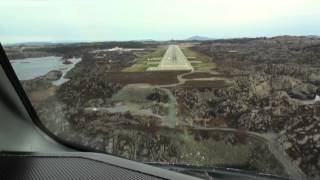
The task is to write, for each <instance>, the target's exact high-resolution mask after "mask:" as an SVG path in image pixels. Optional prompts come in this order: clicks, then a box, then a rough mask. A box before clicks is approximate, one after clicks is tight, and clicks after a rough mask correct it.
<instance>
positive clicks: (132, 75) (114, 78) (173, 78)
mask: <svg viewBox="0 0 320 180" xmlns="http://www.w3.org/2000/svg"><path fill="white" fill-rule="evenodd" d="M185 72H186V71H152V72H107V73H106V74H105V80H106V81H109V82H118V83H123V84H137V83H148V84H152V85H164V84H174V83H178V79H177V75H178V74H182V73H185Z"/></svg>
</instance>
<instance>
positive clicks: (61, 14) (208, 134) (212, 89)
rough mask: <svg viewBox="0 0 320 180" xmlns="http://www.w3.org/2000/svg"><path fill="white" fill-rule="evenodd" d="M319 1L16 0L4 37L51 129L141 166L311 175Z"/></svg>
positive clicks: (318, 168)
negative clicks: (157, 165)
mask: <svg viewBox="0 0 320 180" xmlns="http://www.w3.org/2000/svg"><path fill="white" fill-rule="evenodd" d="M318 7H320V2H318V1H313V0H306V1H300V0H290V1H289V0H283V1H276V0H265V1H264V0H262V1H254V0H243V1H238V0H236V1H229V0H227V1H223V2H222V1H218V0H212V1H211V0H210V1H209V0H197V1H196V0H191V1H183V0H173V1H172V0H170V1H169V0H161V1H160V0H156V1H152V2H151V1H147V0H138V1H124V0H119V1H118V0H117V1H99V0H96V1H90V2H89V1H77V2H74V1H69V0H63V1H54V0H47V1H33V0H26V1H19V0H12V1H8V2H3V3H2V5H1V11H0V18H1V24H2V26H1V29H0V38H1V39H0V40H1V41H2V43H3V44H4V48H5V51H6V53H7V55H8V57H9V59H10V62H11V65H12V67H13V68H14V70H15V73H16V75H17V76H18V78H19V80H20V82H21V84H22V86H23V88H24V90H25V91H26V93H27V95H28V97H29V99H30V100H31V102H32V105H33V107H34V109H35V110H36V112H37V115H38V117H39V119H40V120H41V122H42V123H43V125H44V126H45V127H46V128H47V129H48V130H49V131H50V132H52V133H53V134H55V135H56V136H58V137H59V138H62V139H64V140H66V141H69V142H72V143H75V144H80V145H83V146H86V147H90V148H93V149H96V150H99V151H102V152H105V153H110V154H112V155H116V156H121V157H124V158H128V159H131V160H135V161H140V162H144V163H151V164H152V163H164V164H180V165H193V166H203V167H220V168H221V167H227V168H234V169H240V170H245V171H247V172H252V173H265V174H272V175H277V176H283V177H294V178H298V179H306V178H314V179H317V178H320V144H319V143H320V131H319V130H320V37H319V36H318V35H320V31H319V30H320V26H319V23H317V22H319V20H320V19H319V17H320V11H319V9H318Z"/></svg>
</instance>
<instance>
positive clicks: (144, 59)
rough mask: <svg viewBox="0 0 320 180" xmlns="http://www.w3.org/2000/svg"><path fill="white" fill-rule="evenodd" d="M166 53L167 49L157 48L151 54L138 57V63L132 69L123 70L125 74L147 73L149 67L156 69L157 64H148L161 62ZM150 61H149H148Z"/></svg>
mask: <svg viewBox="0 0 320 180" xmlns="http://www.w3.org/2000/svg"><path fill="white" fill-rule="evenodd" d="M165 52H166V49H165V48H163V47H161V48H157V49H155V50H154V51H152V52H151V53H148V54H146V55H143V56H141V57H138V58H137V59H136V60H135V61H136V63H135V64H133V65H132V66H130V67H127V68H124V69H122V71H123V72H142V71H146V70H147V69H148V67H156V66H157V65H155V64H148V62H153V63H154V62H159V63H160V61H161V58H162V56H163V55H164V53H165ZM148 59H149V61H148Z"/></svg>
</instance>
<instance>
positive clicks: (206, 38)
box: [186, 36, 213, 41]
mask: <svg viewBox="0 0 320 180" xmlns="http://www.w3.org/2000/svg"><path fill="white" fill-rule="evenodd" d="M186 40H187V41H208V40H213V39H212V38H209V37H205V36H192V37H190V38H188V39H186Z"/></svg>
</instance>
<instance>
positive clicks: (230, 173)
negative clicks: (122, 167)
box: [146, 162, 290, 180]
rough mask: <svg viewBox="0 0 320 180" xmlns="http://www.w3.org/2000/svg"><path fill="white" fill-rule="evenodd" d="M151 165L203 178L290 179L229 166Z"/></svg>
mask: <svg viewBox="0 0 320 180" xmlns="http://www.w3.org/2000/svg"><path fill="white" fill-rule="evenodd" d="M146 164H149V165H153V166H157V167H161V168H165V169H168V170H172V171H176V172H180V173H184V174H189V175H192V176H196V177H200V178H203V179H208V180H209V179H210V180H212V179H214V180H215V179H216V180H219V179H223V180H229V179H230V180H231V179H237V180H290V178H288V177H281V176H276V175H271V174H264V173H256V172H252V171H246V170H241V169H235V168H228V167H208V166H192V165H186V164H168V163H158V162H149V163H146Z"/></svg>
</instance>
